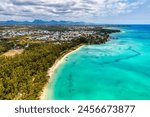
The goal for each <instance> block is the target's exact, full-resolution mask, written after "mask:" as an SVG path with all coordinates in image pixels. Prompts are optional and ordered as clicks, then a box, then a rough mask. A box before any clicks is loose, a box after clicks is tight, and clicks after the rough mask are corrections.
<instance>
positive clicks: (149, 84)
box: [47, 25, 150, 100]
mask: <svg viewBox="0 0 150 117" xmlns="http://www.w3.org/2000/svg"><path fill="white" fill-rule="evenodd" d="M121 30H122V32H121V33H117V34H113V35H112V36H113V37H117V39H112V40H111V41H109V42H107V43H106V44H103V45H87V46H83V47H81V48H80V50H79V51H77V52H75V53H73V54H71V55H70V56H68V58H66V60H65V61H64V63H63V64H62V65H60V67H59V68H58V69H57V70H56V71H55V74H54V75H53V79H54V80H53V82H52V83H51V84H49V87H48V92H47V99H55V100H84V99H85V100H148V99H150V26H146V25H141V26H137V25H134V26H128V27H122V28H121Z"/></svg>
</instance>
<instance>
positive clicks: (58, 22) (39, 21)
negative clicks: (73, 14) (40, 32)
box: [0, 20, 89, 25]
mask: <svg viewBox="0 0 150 117" xmlns="http://www.w3.org/2000/svg"><path fill="white" fill-rule="evenodd" d="M87 24H89V23H85V22H73V21H55V20H51V21H44V20H34V21H33V22H29V21H14V20H9V21H0V25H87Z"/></svg>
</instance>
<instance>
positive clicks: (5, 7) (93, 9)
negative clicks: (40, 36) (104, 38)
mask: <svg viewBox="0 0 150 117" xmlns="http://www.w3.org/2000/svg"><path fill="white" fill-rule="evenodd" d="M142 4H143V1H142V0H136V1H132V2H130V1H129V0H36V1H31V0H1V1H0V20H6V19H15V20H25V19H26V20H31V19H47V20H49V19H58V20H66V19H67V20H77V19H88V18H92V17H104V16H105V17H106V16H110V15H111V16H113V15H118V14H122V13H128V12H132V11H133V10H134V9H136V8H138V7H139V6H140V5H142Z"/></svg>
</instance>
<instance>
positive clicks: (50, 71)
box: [39, 45, 83, 100]
mask: <svg viewBox="0 0 150 117" xmlns="http://www.w3.org/2000/svg"><path fill="white" fill-rule="evenodd" d="M82 46H83V45H78V46H76V47H73V48H71V49H70V50H68V51H67V52H65V53H64V54H63V55H61V56H60V57H59V58H58V59H57V60H56V61H55V63H54V64H53V65H52V67H50V68H49V69H48V72H47V76H48V77H49V80H48V82H47V83H46V85H45V86H44V88H43V91H42V92H41V95H40V97H39V100H45V99H46V93H47V89H48V85H49V83H51V82H52V80H53V77H52V76H53V74H54V72H55V71H56V70H57V68H58V67H59V66H60V65H61V64H62V63H63V62H64V61H65V59H66V58H67V57H68V56H69V55H71V54H72V53H74V52H76V51H78V50H79V49H80V48H81V47H82Z"/></svg>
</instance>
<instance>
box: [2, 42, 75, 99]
mask: <svg viewBox="0 0 150 117" xmlns="http://www.w3.org/2000/svg"><path fill="white" fill-rule="evenodd" d="M75 46H77V43H62V44H51V43H43V44H32V45H31V46H30V47H29V48H27V49H26V50H25V51H24V53H23V54H21V55H17V56H16V57H13V58H10V57H9V58H8V57H0V99H1V100H29V99H30V100H35V99H39V96H40V95H41V92H42V89H43V87H44V85H45V84H46V83H47V82H48V79H49V77H48V76H47V70H48V68H50V67H51V66H52V65H53V63H54V62H55V60H56V59H57V58H58V57H60V56H61V55H62V54H63V53H65V52H66V51H67V50H70V49H71V48H73V47H75Z"/></svg>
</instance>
